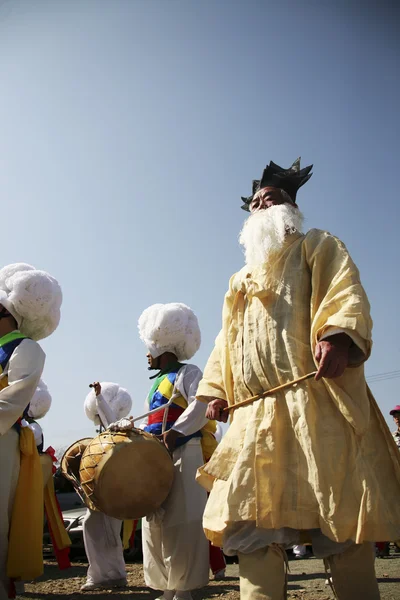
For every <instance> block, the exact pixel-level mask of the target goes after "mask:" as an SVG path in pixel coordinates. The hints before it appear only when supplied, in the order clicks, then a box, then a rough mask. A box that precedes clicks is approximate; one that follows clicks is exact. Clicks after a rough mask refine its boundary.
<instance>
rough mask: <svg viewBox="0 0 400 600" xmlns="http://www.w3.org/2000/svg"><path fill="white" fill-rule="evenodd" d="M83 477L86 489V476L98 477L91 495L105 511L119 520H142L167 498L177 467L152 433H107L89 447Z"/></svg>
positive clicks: (135, 430)
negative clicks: (92, 467) (175, 467)
mask: <svg viewBox="0 0 400 600" xmlns="http://www.w3.org/2000/svg"><path fill="white" fill-rule="evenodd" d="M101 453H102V456H101V457H100V458H99V455H100V454H101ZM96 462H97V465H96V466H95V463H96ZM91 464H92V465H93V466H94V469H93V470H92V469H91V468H90V465H91ZM84 470H85V471H86V472H85V473H84V472H83V471H84ZM80 476H81V481H82V484H83V487H84V489H85V485H84V481H85V479H87V481H88V483H90V482H91V481H93V480H95V486H94V489H93V495H92V496H90V498H91V500H92V502H93V503H94V504H95V506H96V507H97V508H98V509H99V510H100V511H101V512H104V513H105V514H106V515H109V516H110V517H115V518H117V519H139V518H141V517H144V516H146V515H149V514H151V513H153V512H154V511H155V510H157V508H159V507H160V506H161V504H162V503H163V502H164V500H165V499H166V498H167V496H168V494H169V491H170V489H171V486H172V482H173V477H174V466H173V462H172V459H171V457H170V455H169V453H168V451H167V449H166V448H165V446H164V445H163V444H162V443H161V442H160V441H159V440H157V439H156V438H155V437H154V436H153V435H151V434H147V433H145V432H143V431H141V430H137V429H134V430H132V431H129V432H126V433H112V432H105V433H102V434H101V435H99V436H98V437H97V438H94V440H93V441H92V442H91V444H90V445H89V446H88V448H87V449H86V451H85V454H84V458H83V460H82V463H81V470H80ZM85 491H86V493H88V492H87V490H86V489H85Z"/></svg>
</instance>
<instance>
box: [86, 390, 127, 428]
mask: <svg viewBox="0 0 400 600" xmlns="http://www.w3.org/2000/svg"><path fill="white" fill-rule="evenodd" d="M100 385H101V394H102V396H103V398H104V400H105V401H106V402H107V404H108V405H109V406H110V408H111V409H112V410H113V412H114V414H115V418H116V420H117V421H118V420H119V419H122V417H126V416H127V415H128V414H129V412H130V410H131V408H132V398H131V396H130V394H129V392H128V390H126V389H125V388H122V387H120V386H119V385H118V383H111V382H109V381H104V382H102V383H101V384H100ZM84 410H85V413H86V416H87V417H88V418H89V419H90V420H91V421H93V423H94V424H95V425H100V419H99V416H98V409H97V403H96V393H95V391H94V389H91V390H90V392H89V393H88V395H87V396H86V398H85V402H84Z"/></svg>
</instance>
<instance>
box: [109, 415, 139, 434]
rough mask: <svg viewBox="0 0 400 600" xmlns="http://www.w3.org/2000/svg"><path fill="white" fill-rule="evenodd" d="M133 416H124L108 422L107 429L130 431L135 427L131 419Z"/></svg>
mask: <svg viewBox="0 0 400 600" xmlns="http://www.w3.org/2000/svg"><path fill="white" fill-rule="evenodd" d="M132 419H133V417H124V418H123V419H120V420H119V421H116V422H115V423H110V425H109V427H108V430H109V431H131V429H134V428H135V425H134V423H133V421H132Z"/></svg>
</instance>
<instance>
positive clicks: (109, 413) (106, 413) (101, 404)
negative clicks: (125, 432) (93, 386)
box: [96, 394, 117, 429]
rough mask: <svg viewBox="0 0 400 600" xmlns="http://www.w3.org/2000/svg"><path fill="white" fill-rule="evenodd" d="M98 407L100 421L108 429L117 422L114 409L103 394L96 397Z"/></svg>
mask: <svg viewBox="0 0 400 600" xmlns="http://www.w3.org/2000/svg"><path fill="white" fill-rule="evenodd" d="M96 406H97V412H98V415H99V417H100V421H101V423H102V425H103V426H104V427H105V428H106V429H107V427H109V425H111V423H114V422H115V421H116V420H117V417H116V415H115V414H114V411H113V409H112V408H111V406H110V405H109V404H107V402H106V401H105V400H104V397H103V394H99V395H98V396H96Z"/></svg>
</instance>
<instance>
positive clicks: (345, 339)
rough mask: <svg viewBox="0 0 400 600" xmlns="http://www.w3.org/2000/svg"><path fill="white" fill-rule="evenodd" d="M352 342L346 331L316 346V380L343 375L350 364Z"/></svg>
mask: <svg viewBox="0 0 400 600" xmlns="http://www.w3.org/2000/svg"><path fill="white" fill-rule="evenodd" d="M351 344H352V340H351V338H350V337H349V336H348V335H346V334H345V333H338V334H337V335H332V336H331V337H328V338H326V339H325V340H322V341H321V342H318V344H317V346H316V348H315V360H316V361H317V362H318V371H317V374H316V375H315V379H316V381H318V380H319V379H321V378H322V377H326V378H327V379H330V378H332V379H333V378H335V377H340V376H341V375H343V373H344V370H345V368H346V367H347V366H348V364H349V348H350V346H351Z"/></svg>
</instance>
